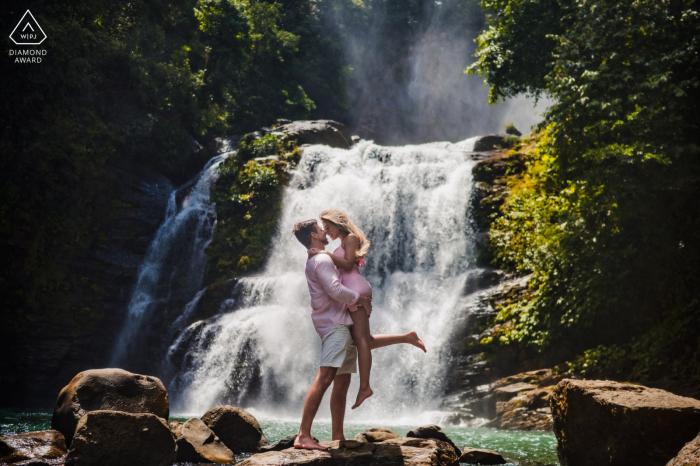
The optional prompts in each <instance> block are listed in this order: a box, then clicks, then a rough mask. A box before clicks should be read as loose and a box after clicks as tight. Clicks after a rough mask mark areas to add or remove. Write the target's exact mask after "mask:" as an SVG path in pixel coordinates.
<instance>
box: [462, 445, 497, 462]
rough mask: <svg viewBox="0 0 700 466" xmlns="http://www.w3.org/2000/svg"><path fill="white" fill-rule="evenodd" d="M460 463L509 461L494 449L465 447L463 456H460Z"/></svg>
mask: <svg viewBox="0 0 700 466" xmlns="http://www.w3.org/2000/svg"><path fill="white" fill-rule="evenodd" d="M459 462H460V463H466V464H506V463H507V461H506V460H505V459H503V457H502V456H501V455H500V454H499V453H496V452H495V451H493V450H484V449H483V448H469V447H464V450H463V451H462V456H460V457H459Z"/></svg>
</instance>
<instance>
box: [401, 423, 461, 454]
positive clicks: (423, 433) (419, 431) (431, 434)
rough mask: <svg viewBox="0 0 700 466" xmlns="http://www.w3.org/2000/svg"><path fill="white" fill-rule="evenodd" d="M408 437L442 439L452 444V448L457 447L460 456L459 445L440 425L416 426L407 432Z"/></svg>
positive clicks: (456, 450)
mask: <svg viewBox="0 0 700 466" xmlns="http://www.w3.org/2000/svg"><path fill="white" fill-rule="evenodd" d="M406 437H413V438H420V439H435V440H440V441H441V442H445V443H447V444H449V445H451V446H452V448H454V449H455V452H457V455H458V456H459V455H460V454H461V452H460V451H459V448H457V445H455V443H454V442H453V441H452V439H451V438H449V437H448V436H447V434H445V432H443V431H442V429H441V428H440V426H437V425H435V424H428V425H425V426H421V427H416V428H415V429H413V430H410V431H409V432H408V433H407V434H406Z"/></svg>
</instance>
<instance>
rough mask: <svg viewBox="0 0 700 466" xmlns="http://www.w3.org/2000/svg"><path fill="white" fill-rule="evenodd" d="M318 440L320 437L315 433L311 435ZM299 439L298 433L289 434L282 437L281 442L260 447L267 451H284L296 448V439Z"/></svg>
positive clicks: (262, 450)
mask: <svg viewBox="0 0 700 466" xmlns="http://www.w3.org/2000/svg"><path fill="white" fill-rule="evenodd" d="M311 438H313V439H314V440H315V441H316V442H318V439H317V438H316V437H314V436H313V435H312V436H311ZM296 439H297V436H296V434H294V435H287V436H286V437H282V438H281V439H280V441H279V442H277V443H275V444H273V445H265V446H264V447H262V448H261V449H260V451H261V452H266V451H282V450H286V449H287V448H294V441H295V440H296Z"/></svg>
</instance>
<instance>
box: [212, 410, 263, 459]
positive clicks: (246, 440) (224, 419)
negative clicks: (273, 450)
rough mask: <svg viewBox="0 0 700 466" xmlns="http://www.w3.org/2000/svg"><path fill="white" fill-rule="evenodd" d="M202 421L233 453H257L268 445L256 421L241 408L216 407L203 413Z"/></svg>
mask: <svg viewBox="0 0 700 466" xmlns="http://www.w3.org/2000/svg"><path fill="white" fill-rule="evenodd" d="M202 421H204V423H205V424H206V425H207V426H208V427H209V428H210V429H211V430H213V431H214V433H215V434H216V436H217V437H219V439H221V441H222V442H223V443H224V445H226V446H227V447H228V448H229V449H230V450H231V451H232V452H234V453H242V452H257V451H260V449H261V448H262V447H264V446H266V445H268V441H267V439H266V438H265V435H264V434H263V431H262V428H260V424H258V421H257V419H255V417H254V416H253V415H252V414H250V413H249V412H247V411H244V410H242V409H241V408H236V407H233V406H229V405H224V406H217V407H215V408H212V409H210V410H209V411H207V412H206V413H204V416H202Z"/></svg>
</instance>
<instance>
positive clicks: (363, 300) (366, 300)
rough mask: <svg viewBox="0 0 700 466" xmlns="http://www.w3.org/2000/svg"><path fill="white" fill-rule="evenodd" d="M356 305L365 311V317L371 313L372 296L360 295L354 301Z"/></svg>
mask: <svg viewBox="0 0 700 466" xmlns="http://www.w3.org/2000/svg"><path fill="white" fill-rule="evenodd" d="M356 304H357V305H358V306H362V307H363V308H365V310H366V311H367V317H369V316H370V314H372V297H371V296H367V295H360V298H359V299H358V300H357V303H356Z"/></svg>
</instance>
